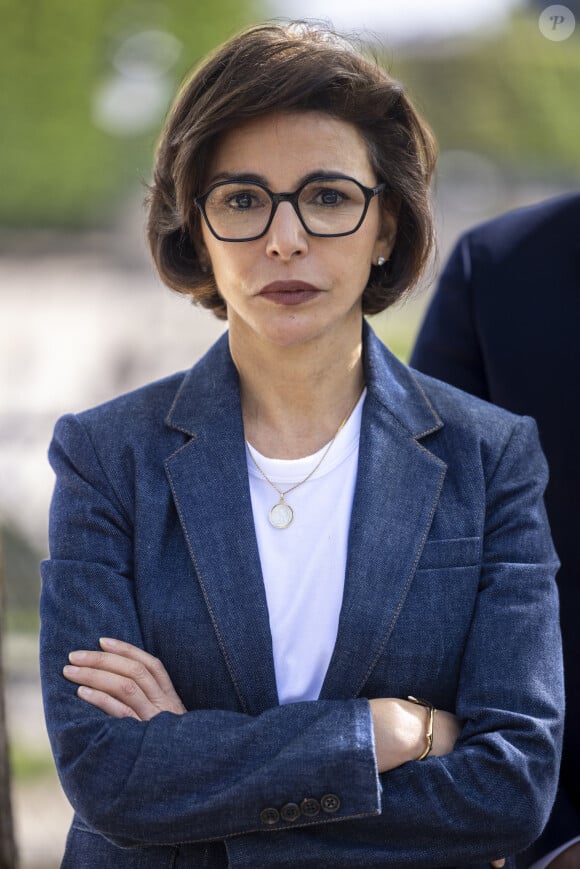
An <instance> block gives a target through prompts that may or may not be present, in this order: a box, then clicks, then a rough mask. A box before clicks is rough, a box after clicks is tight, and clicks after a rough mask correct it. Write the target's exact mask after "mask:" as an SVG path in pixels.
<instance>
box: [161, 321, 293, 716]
mask: <svg viewBox="0 0 580 869" xmlns="http://www.w3.org/2000/svg"><path fill="white" fill-rule="evenodd" d="M167 424H168V425H169V426H171V427H172V428H176V429H179V430H181V431H183V432H184V433H186V434H188V435H190V436H191V440H189V441H188V442H187V443H186V444H185V445H184V446H183V447H181V448H180V449H179V450H178V451H177V452H176V453H174V454H173V455H172V456H170V457H169V458H168V459H167V461H166V463H165V464H166V471H167V475H168V478H169V483H170V486H171V489H172V492H173V497H174V501H175V504H176V507H177V511H178V514H179V519H180V521H181V525H182V527H183V532H184V534H185V538H186V540H187V545H188V547H189V552H190V555H191V558H192V560H193V563H194V566H195V570H196V573H197V577H198V579H199V583H200V585H201V588H202V592H203V595H204V599H205V602H206V604H207V607H208V610H209V613H210V617H211V620H212V623H213V626H214V629H215V632H216V635H217V637H218V641H219V644H220V647H221V649H222V652H223V655H224V658H225V661H226V664H227V667H228V670H229V672H230V675H231V678H232V681H233V683H234V686H235V689H236V692H237V694H238V697H239V700H240V704H241V706H242V709H243V710H244V711H245V712H247V713H249V714H251V715H256V714H258V713H260V712H262V711H264V710H265V709H268V708H270V707H272V706H275V705H276V704H277V703H278V695H277V691H276V679H275V673H274V661H273V656H272V639H271V634H270V626H269V620H268V607H267V602H266V595H265V590H264V583H263V579H262V573H261V568H260V559H259V553H258V546H257V541H256V535H255V531H254V524H253V518H252V505H251V500H250V491H249V484H248V475H247V471H246V455H245V442H244V432H243V424H242V415H241V407H240V398H239V386H238V378H237V372H236V369H235V367H234V365H233V362H232V360H231V357H230V354H229V348H228V343H227V335H224V336H223V337H222V338H221V339H220V340H219V341H218V342H217V344H216V345H214V347H213V348H212V349H211V350H210V351H209V353H208V354H207V356H206V357H204V359H203V360H201V362H199V363H198V364H197V365H196V366H195V367H194V368H193V369H192V370H191V371H190V372H189V373H188V374H187V375H186V377H185V379H184V382H183V384H182V387H181V389H180V391H179V393H178V395H177V397H176V400H175V402H174V404H173V407H172V408H171V411H170V413H169V415H168V418H167Z"/></svg>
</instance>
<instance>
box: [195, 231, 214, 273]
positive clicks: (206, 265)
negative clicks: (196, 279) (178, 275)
mask: <svg viewBox="0 0 580 869" xmlns="http://www.w3.org/2000/svg"><path fill="white" fill-rule="evenodd" d="M193 246H194V247H195V252H196V254H197V258H198V260H199V264H200V266H201V270H202V272H203V273H204V274H209V272H211V259H210V257H209V253H208V249H207V247H206V246H205V242H204V240H203V235H202V232H201V230H200V229H197V230H196V231H194V233H193Z"/></svg>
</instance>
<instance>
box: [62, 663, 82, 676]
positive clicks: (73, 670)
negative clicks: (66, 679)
mask: <svg viewBox="0 0 580 869" xmlns="http://www.w3.org/2000/svg"><path fill="white" fill-rule="evenodd" d="M78 671H79V668H78V667H71V666H70V665H69V664H67V665H66V667H63V668H62V672H63V673H64V675H65V676H76V674H77V673H78Z"/></svg>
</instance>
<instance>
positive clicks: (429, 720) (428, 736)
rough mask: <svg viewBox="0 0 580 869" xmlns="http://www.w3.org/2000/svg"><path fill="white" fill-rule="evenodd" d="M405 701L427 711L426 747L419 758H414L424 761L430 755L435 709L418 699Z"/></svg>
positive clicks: (410, 698) (408, 698)
mask: <svg viewBox="0 0 580 869" xmlns="http://www.w3.org/2000/svg"><path fill="white" fill-rule="evenodd" d="M407 700H410V701H411V703H416V704H417V706H424V707H425V708H426V709H428V710H429V715H428V718H427V730H426V731H425V740H426V742H427V745H426V746H425V751H423V752H422V753H421V754H420V755H419V757H416V758H415V760H425V758H427V757H429V755H430V754H431V749H432V748H433V722H434V720H435V707H434V706H433V704H432V703H429V701H428V700H421V698H420V697H411V696H410V695H409V697H407Z"/></svg>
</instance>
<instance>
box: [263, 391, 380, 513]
mask: <svg viewBox="0 0 580 869" xmlns="http://www.w3.org/2000/svg"><path fill="white" fill-rule="evenodd" d="M363 391H364V386H363V388H362V390H361V392H360V394H359V395H358V397H357V400H356V401H355V403H354V404H353V406H352V407H351V409H350V410H349V412H348V413H347V415H346V416H345V418H344V419H343V420H342V422H341V424H340V425H339V427H338V428H337V430H336V432H335V433H334V437H333V438H332V440H331V441H330V442H329V443H328V444H327V446H326V449H325V450H324V452H323V453H322V456H321V457H320V459H319V460H318V461H317V462H316V464H315V465H314V467H313V468H312V470H311V471H310V472H309V473H308V474H307V475H306V476H305V477H304V479H303V480H300V481H299V482H298V483H294V485H293V486H290V488H289V489H285V490H284V491H282V489H279V488H278V486H277V485H276V483H273V482H272V480H271V479H270V477H269V476H268V475H267V474H266V472H265V471H264V470H263V469H262V468H261V467H260V465H259V464H258V462H257V461H256V459H255V458H254V454H253V453H252V448H251V447H250V444H249V443H248V441H246V446H247V447H248V455H249V456H250V458H251V460H252V462H253V463H254V465H255V466H256V469H257V470H258V471H259V472H260V474H261V475H262V476H263V478H264V479H265V481H266V482H267V483H269V484H270V486H272V488H273V489H275V490H276V492H278V494H279V495H280V500H279V501H278V502H277V503H276V504H274V506H273V507H272V509H271V510H270V512H269V514H268V519H269V521H270V525H272V527H273V528H278V529H280V530H282V529H284V528H288V526H289V525H290V524H291V522H292V520H293V519H294V510H293V509H292V507H291V506H290V504H287V503H286V500H285V498H286V495H288V494H289V493H290V492H293V491H294V489H297V488H298V486H303V485H304V483H307V482H308V480H309V479H310V477H312V476H313V474H315V473H316V471H317V470H318V469H319V467H320V466H321V464H322V463H323V461H324V460H325V458H326V457H327V455H328V453H329V452H330V448H331V447H332V445H333V443H334V442H335V440H336V439H337V437H338V435H339V433H340V432H341V431H342V429H343V428H344V426H345V425H346V423H347V421H348V419H349V418H350V415H351V414H352V412H353V410H354V409H355V407H356V406H357V404H358V403H359V399H360V397H361V395H362V394H363Z"/></svg>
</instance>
